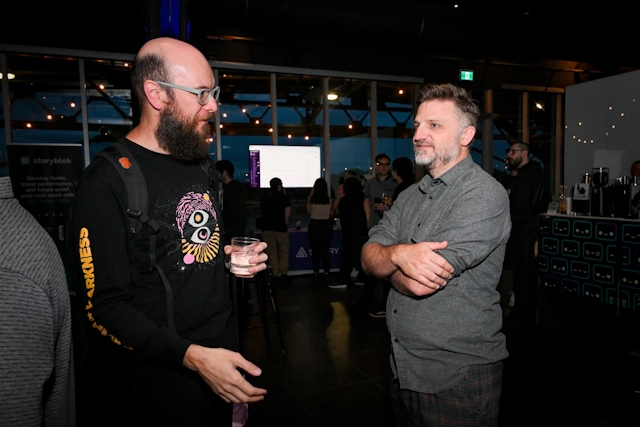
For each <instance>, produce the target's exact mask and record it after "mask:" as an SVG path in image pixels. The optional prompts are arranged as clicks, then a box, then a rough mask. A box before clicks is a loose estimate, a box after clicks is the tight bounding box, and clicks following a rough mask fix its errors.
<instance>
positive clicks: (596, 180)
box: [591, 167, 611, 216]
mask: <svg viewBox="0 0 640 427" xmlns="http://www.w3.org/2000/svg"><path fill="white" fill-rule="evenodd" d="M608 184H609V168H606V167H600V168H593V171H592V173H591V215H592V216H611V215H609V213H610V212H609V210H610V209H609V207H608V205H609V203H610V202H609V195H610V194H609V192H608V191H606V190H605V188H606V187H607V185H608Z"/></svg>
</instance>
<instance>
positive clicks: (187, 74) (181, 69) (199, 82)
mask: <svg viewBox="0 0 640 427" xmlns="http://www.w3.org/2000/svg"><path fill="white" fill-rule="evenodd" d="M172 74H173V76H174V81H175V82H176V84H181V85H184V86H188V87H193V88H211V87H213V86H214V83H215V82H214V78H213V70H212V69H211V67H210V66H209V63H208V62H206V61H204V60H202V61H190V62H185V63H184V64H177V65H175V66H174V67H173V69H172Z"/></svg>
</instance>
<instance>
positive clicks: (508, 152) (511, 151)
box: [507, 150, 527, 154]
mask: <svg viewBox="0 0 640 427" xmlns="http://www.w3.org/2000/svg"><path fill="white" fill-rule="evenodd" d="M516 151H527V150H509V151H507V154H514V153H515V152H516Z"/></svg>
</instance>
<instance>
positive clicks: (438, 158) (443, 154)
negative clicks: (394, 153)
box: [413, 137, 460, 172]
mask: <svg viewBox="0 0 640 427" xmlns="http://www.w3.org/2000/svg"><path fill="white" fill-rule="evenodd" d="M413 153H414V155H415V158H416V164H417V165H420V166H424V167H425V168H426V169H427V170H428V171H429V172H431V170H433V169H434V168H436V167H439V166H441V165H446V164H447V163H449V162H452V161H453V160H455V159H457V158H458V156H459V155H460V137H458V138H456V141H455V143H454V144H452V145H451V146H449V147H447V148H446V149H442V150H438V149H437V148H435V146H434V150H433V153H431V154H427V153H426V152H422V151H421V150H420V149H419V148H418V147H417V146H415V145H414V147H413Z"/></svg>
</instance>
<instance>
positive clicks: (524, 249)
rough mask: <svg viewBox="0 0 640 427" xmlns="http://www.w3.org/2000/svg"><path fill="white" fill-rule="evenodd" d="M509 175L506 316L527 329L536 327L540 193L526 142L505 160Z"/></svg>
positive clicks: (535, 165) (540, 179)
mask: <svg viewBox="0 0 640 427" xmlns="http://www.w3.org/2000/svg"><path fill="white" fill-rule="evenodd" d="M505 162H506V164H507V168H508V169H509V170H510V174H509V175H507V176H506V177H505V179H504V180H503V182H502V184H503V185H504V187H505V188H506V189H507V193H508V194H509V206H510V212H511V224H512V226H511V236H510V237H509V242H508V243H507V252H506V254H505V261H504V270H506V271H512V272H513V293H510V294H509V296H510V301H509V306H513V311H512V312H511V314H510V317H511V318H512V319H513V320H514V322H515V323H516V324H519V325H520V326H522V327H523V328H524V329H525V330H527V331H532V330H534V329H535V326H536V308H537V304H538V290H537V286H538V284H537V277H538V276H537V268H536V260H535V244H536V239H537V235H538V218H539V213H540V208H539V206H540V205H541V200H543V196H542V194H543V193H544V191H543V189H544V184H543V172H542V167H541V166H540V163H538V162H535V161H530V159H529V145H528V144H525V143H522V142H517V143H515V144H513V145H512V146H511V148H510V149H509V150H508V151H507V158H506V160H505Z"/></svg>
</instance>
